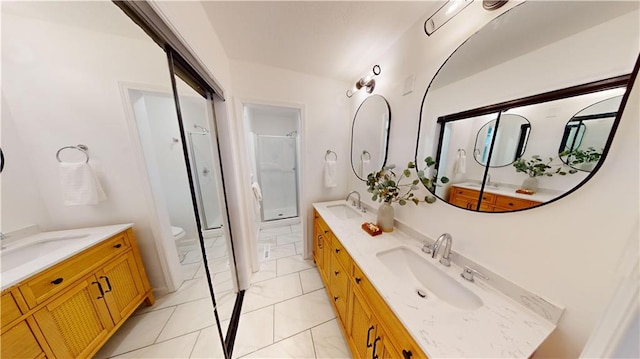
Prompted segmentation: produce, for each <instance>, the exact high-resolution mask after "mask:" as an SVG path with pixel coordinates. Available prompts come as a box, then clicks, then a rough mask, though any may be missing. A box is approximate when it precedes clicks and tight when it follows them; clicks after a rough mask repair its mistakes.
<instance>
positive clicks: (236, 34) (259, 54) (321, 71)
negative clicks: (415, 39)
mask: <svg viewBox="0 0 640 359" xmlns="http://www.w3.org/2000/svg"><path fill="white" fill-rule="evenodd" d="M442 3H443V1H379V2H369V1H276V2H273V1H209V2H207V1H205V2H203V3H202V5H203V6H204V8H205V11H206V13H207V15H208V17H209V19H210V20H211V25H212V26H213V28H214V29H215V30H216V32H217V34H218V36H219V38H220V41H221V42H222V45H223V47H224V49H225V51H226V53H227V55H228V56H229V58H231V59H233V60H241V61H247V62H254V63H260V64H265V65H270V66H275V67H279V68H284V69H289V70H293V71H298V72H303V73H308V74H314V75H318V76H323V77H329V78H335V79H341V80H345V81H354V80H355V79H356V78H358V77H360V76H363V75H366V71H365V73H362V72H363V69H366V68H367V67H368V66H372V65H374V61H375V59H377V58H378V57H379V56H381V55H382V54H383V53H384V52H385V51H386V50H388V49H389V48H390V47H391V46H392V45H393V43H394V42H395V41H396V40H397V39H398V38H399V37H400V36H401V35H402V34H403V33H404V32H406V30H407V29H408V28H409V27H410V26H411V25H413V24H414V23H415V22H416V21H424V20H426V19H427V17H429V16H430V15H431V14H432V13H433V12H435V11H436V10H437V9H438V8H439V7H440V6H441V5H442ZM425 36H426V35H425ZM382 70H383V71H384V69H382Z"/></svg>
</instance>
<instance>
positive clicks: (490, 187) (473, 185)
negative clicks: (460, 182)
mask: <svg viewBox="0 0 640 359" xmlns="http://www.w3.org/2000/svg"><path fill="white" fill-rule="evenodd" d="M464 185H465V186H467V187H473V188H480V187H482V185H481V184H480V183H475V182H471V183H465V184H464ZM484 188H485V189H498V186H497V185H484Z"/></svg>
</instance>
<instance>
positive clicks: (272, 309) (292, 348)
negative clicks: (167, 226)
mask: <svg viewBox="0 0 640 359" xmlns="http://www.w3.org/2000/svg"><path fill="white" fill-rule="evenodd" d="M205 244H206V245H205V246H206V250H207V253H208V255H209V256H208V258H209V268H210V270H211V271H212V275H213V279H212V280H213V282H214V288H215V289H216V301H217V305H218V315H219V317H220V320H221V324H222V327H223V328H224V329H223V330H224V331H225V334H226V329H227V326H228V324H229V318H230V317H231V311H232V310H233V305H234V302H235V298H236V294H235V293H234V292H233V291H231V289H232V288H233V287H232V285H231V275H230V273H229V269H228V266H227V265H226V259H225V258H226V246H225V245H224V240H223V239H222V238H214V239H210V240H207V241H205ZM257 247H258V248H257V249H258V257H259V258H260V271H258V272H257V273H254V276H253V277H252V281H251V283H252V284H251V287H250V289H248V290H247V291H246V292H245V297H244V303H243V306H242V312H241V313H242V314H241V316H240V323H239V327H238V333H237V336H236V342H235V346H234V351H233V357H234V358H348V357H350V353H349V349H348V348H347V344H346V342H345V340H344V337H343V335H342V332H341V330H340V327H339V326H338V322H337V319H336V316H335V313H334V311H333V308H332V306H331V304H330V302H329V298H328V296H327V294H326V293H325V290H324V285H323V283H322V280H321V279H320V274H319V273H318V270H317V268H316V266H315V264H314V263H313V261H312V260H304V259H302V256H301V253H302V235H301V233H300V225H292V226H285V227H279V228H273V229H267V230H263V231H261V233H260V236H259V239H258V246H257ZM180 249H181V250H182V251H183V254H184V260H183V261H182V264H183V273H184V276H185V282H184V283H183V284H182V286H181V287H180V288H179V289H178V291H176V292H174V293H170V294H168V295H166V296H163V297H161V298H157V300H156V304H155V305H154V306H153V307H141V308H140V309H138V311H137V312H136V313H135V314H134V315H133V316H132V317H131V318H129V319H128V320H127V321H126V322H125V323H124V325H123V326H122V327H121V328H120V330H119V331H118V332H117V333H116V334H115V335H114V336H113V337H112V338H111V339H110V340H109V341H108V342H107V343H106V345H105V346H104V347H103V348H102V349H101V350H100V351H99V352H98V353H97V355H96V358H98V359H103V358H221V357H223V354H222V348H221V345H220V341H219V336H218V329H217V327H216V325H215V319H214V317H213V311H212V310H211V309H212V303H211V300H210V299H209V290H208V286H207V282H206V276H205V275H204V266H203V265H202V264H201V263H200V261H199V249H198V247H197V246H190V247H181V248H180ZM192 252H195V253H192Z"/></svg>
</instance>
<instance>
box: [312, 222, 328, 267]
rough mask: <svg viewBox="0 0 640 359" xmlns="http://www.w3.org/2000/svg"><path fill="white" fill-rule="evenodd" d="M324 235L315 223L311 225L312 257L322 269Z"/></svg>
mask: <svg viewBox="0 0 640 359" xmlns="http://www.w3.org/2000/svg"><path fill="white" fill-rule="evenodd" d="M325 242H326V241H325V240H324V235H323V234H322V230H321V229H320V227H319V226H318V225H317V224H315V225H314V226H313V258H315V260H316V264H317V265H318V268H320V270H322V269H323V268H324V260H323V259H324V243H325Z"/></svg>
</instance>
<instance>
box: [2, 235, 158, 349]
mask: <svg viewBox="0 0 640 359" xmlns="http://www.w3.org/2000/svg"><path fill="white" fill-rule="evenodd" d="M131 226H132V224H124V225H114V226H105V227H95V228H85V229H77V230H68V231H57V232H44V233H39V234H36V235H33V236H29V237H27V238H22V239H20V240H19V241H18V242H17V243H16V244H13V245H8V246H7V248H6V249H4V250H3V253H2V262H3V263H2V308H1V310H2V327H1V329H0V339H1V341H2V353H1V356H2V357H3V358H45V357H48V358H71V357H73V358H79V357H82V358H87V357H91V356H93V355H94V354H95V353H96V352H97V351H98V350H99V349H100V347H101V346H102V345H103V344H104V343H105V342H106V341H107V340H108V339H109V338H110V337H111V336H112V335H113V334H114V333H115V331H116V330H117V329H118V328H119V327H120V326H121V325H122V324H123V323H124V321H125V320H126V319H127V318H128V317H129V316H131V314H132V313H133V312H134V311H135V310H136V308H137V307H138V306H139V305H140V304H141V303H143V302H146V303H147V304H148V305H152V304H153V302H154V297H153V294H152V292H151V287H150V285H149V280H148V279H147V275H146V273H145V270H144V266H143V265H142V260H141V258H140V252H139V250H138V246H137V244H136V240H135V237H134V234H133V230H132V228H131Z"/></svg>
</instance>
